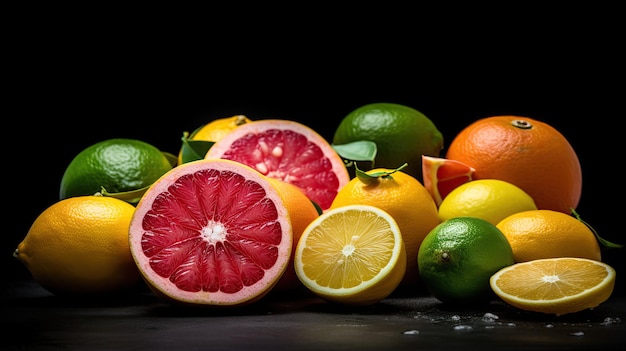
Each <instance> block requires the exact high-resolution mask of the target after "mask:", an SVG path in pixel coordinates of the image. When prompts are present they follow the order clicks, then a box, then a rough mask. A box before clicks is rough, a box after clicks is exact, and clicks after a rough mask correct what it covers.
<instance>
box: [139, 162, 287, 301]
mask: <svg viewBox="0 0 626 351" xmlns="http://www.w3.org/2000/svg"><path fill="white" fill-rule="evenodd" d="M129 240H130V249H131V254H132V256H133V258H134V260H135V262H136V264H137V266H138V268H139V270H140V272H141V273H142V276H143V277H144V279H145V281H146V282H147V285H148V286H149V287H150V288H151V289H152V290H153V291H154V292H155V293H156V294H157V295H158V296H161V297H164V298H166V299H167V300H169V301H172V302H180V303H187V304H193V305H213V306H217V305H240V304H246V303H251V302H253V301H256V300H258V299H260V298H261V297H263V296H265V295H266V294H267V293H268V292H269V291H270V290H271V289H272V287H273V286H274V285H275V284H276V283H277V282H278V280H279V279H280V278H281V277H282V275H283V273H284V272H285V270H286V268H287V266H288V265H289V264H290V257H291V254H292V250H293V249H292V248H293V233H292V226H291V221H290V216H289V212H288V209H287V207H286V206H285V202H284V200H283V198H282V197H281V195H280V191H279V190H278V189H277V188H276V186H275V185H273V184H272V183H271V181H270V179H268V178H267V177H265V176H263V175H261V174H260V173H259V172H257V171H256V170H254V169H252V168H250V167H248V166H246V165H243V164H241V163H238V162H233V161H229V160H219V159H214V160H198V161H192V162H188V163H185V164H182V165H179V166H177V167H176V168H174V169H172V170H171V171H170V172H168V173H166V174H165V175H164V176H162V177H161V178H160V179H158V180H157V181H156V182H155V183H154V184H153V185H152V186H151V187H150V188H149V189H148V191H147V192H146V193H145V195H144V196H143V197H142V199H141V201H140V202H139V203H138V204H137V207H136V209H135V213H134V215H133V219H132V221H131V225H130V230H129Z"/></svg>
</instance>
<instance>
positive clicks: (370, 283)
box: [294, 204, 407, 306]
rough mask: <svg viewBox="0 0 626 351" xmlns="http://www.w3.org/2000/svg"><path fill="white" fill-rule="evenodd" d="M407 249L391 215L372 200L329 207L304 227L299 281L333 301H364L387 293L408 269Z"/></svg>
mask: <svg viewBox="0 0 626 351" xmlns="http://www.w3.org/2000/svg"><path fill="white" fill-rule="evenodd" d="M406 264H407V259H406V249H405V246H404V241H403V240H402V235H401V233H400V228H399V227H398V224H397V223H396V221H395V220H394V219H393V217H391V215H390V214H389V213H387V212H385V211H383V210H382V209H380V208H378V207H374V206H370V205H360V204H355V205H346V206H342V207H337V208H331V209H329V210H328V211H326V212H324V213H323V214H322V215H321V216H319V217H317V218H316V219H314V220H313V222H311V223H310V224H309V225H308V227H307V228H306V229H305V230H304V232H303V233H302V236H301V237H300V240H299V241H298V245H297V247H296V253H295V261H294V265H295V269H296V274H297V276H298V278H299V279H300V280H301V281H302V283H303V284H304V285H305V286H306V287H307V288H308V289H309V290H310V291H311V292H313V293H314V294H316V295H317V296H319V297H321V298H323V299H325V300H327V301H329V302H334V303H339V304H346V305H355V306H364V305H372V304H375V303H377V302H379V301H381V300H383V299H384V298H386V297H387V296H388V295H390V294H391V293H392V292H393V291H394V290H395V289H396V288H397V287H398V285H399V284H400V282H401V281H402V278H403V277H404V273H405V272H406Z"/></svg>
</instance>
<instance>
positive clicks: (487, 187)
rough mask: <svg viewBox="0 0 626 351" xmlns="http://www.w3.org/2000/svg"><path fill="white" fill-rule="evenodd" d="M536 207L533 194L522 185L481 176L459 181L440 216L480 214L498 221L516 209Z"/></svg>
mask: <svg viewBox="0 0 626 351" xmlns="http://www.w3.org/2000/svg"><path fill="white" fill-rule="evenodd" d="M536 209H537V206H536V205H535V202H534V201H533V199H532V198H531V197H530V195H528V194H527V193H526V192H525V191H524V190H522V189H521V188H519V187H518V186H516V185H513V184H511V183H509V182H506V181H503V180H499V179H479V180H472V181H469V182H467V183H463V184H461V185H459V186H458V187H456V188H454V189H453V190H452V191H451V192H450V193H449V194H448V195H447V196H446V197H444V198H443V201H441V204H440V205H439V218H440V219H441V221H445V220H447V219H451V218H454V217H478V218H482V219H484V220H486V221H488V222H489V223H491V224H493V225H496V224H498V222H500V221H501V220H503V219H504V218H506V217H507V216H509V215H511V214H513V213H517V212H522V211H528V210H536Z"/></svg>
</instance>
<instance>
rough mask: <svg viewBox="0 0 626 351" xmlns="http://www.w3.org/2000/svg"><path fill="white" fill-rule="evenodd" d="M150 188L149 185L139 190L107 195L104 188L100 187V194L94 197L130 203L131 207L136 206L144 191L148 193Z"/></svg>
mask: <svg viewBox="0 0 626 351" xmlns="http://www.w3.org/2000/svg"><path fill="white" fill-rule="evenodd" d="M150 186H151V185H148V186H145V187H143V188H141V189H137V190H131V191H125V192H121V193H109V192H108V191H106V189H105V188H104V187H101V188H100V192H99V193H96V195H101V196H108V197H114V198H116V199H120V200H123V201H126V202H128V203H130V204H131V205H137V203H138V202H139V200H141V197H142V196H143V194H145V193H146V191H148V188H150Z"/></svg>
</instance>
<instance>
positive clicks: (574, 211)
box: [570, 208, 624, 249]
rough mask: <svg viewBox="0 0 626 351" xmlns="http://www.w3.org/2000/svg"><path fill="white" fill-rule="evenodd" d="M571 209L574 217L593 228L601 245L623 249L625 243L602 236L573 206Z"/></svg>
mask: <svg viewBox="0 0 626 351" xmlns="http://www.w3.org/2000/svg"><path fill="white" fill-rule="evenodd" d="M570 210H571V211H572V214H573V215H574V217H576V219H578V220H579V221H581V222H582V223H583V224H584V225H586V226H587V228H589V229H591V231H592V232H593V234H594V235H595V236H596V238H597V239H598V242H599V243H600V245H602V246H604V247H605V248H607V249H621V248H623V247H624V245H622V244H616V243H612V242H610V241H608V240H606V239H604V238H602V237H601V236H600V234H598V232H596V230H595V229H593V227H592V226H591V225H590V224H589V223H587V222H585V221H583V220H582V218H580V215H579V214H578V212H576V210H574V209H573V208H570Z"/></svg>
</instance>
